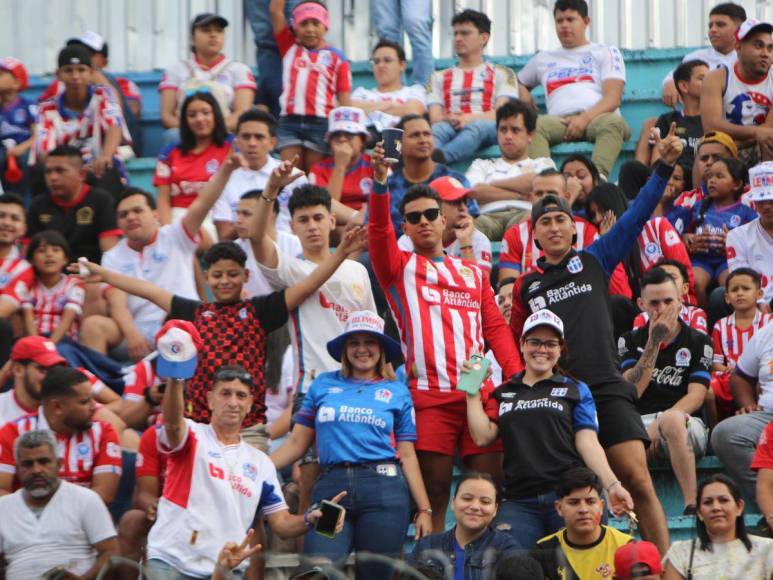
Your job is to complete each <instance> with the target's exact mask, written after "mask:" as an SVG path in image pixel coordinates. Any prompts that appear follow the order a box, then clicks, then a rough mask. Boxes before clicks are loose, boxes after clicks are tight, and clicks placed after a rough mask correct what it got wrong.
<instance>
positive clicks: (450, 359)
mask: <svg viewBox="0 0 773 580" xmlns="http://www.w3.org/2000/svg"><path fill="white" fill-rule="evenodd" d="M385 189H386V188H385V186H384V185H382V184H379V183H374V189H373V194H372V195H371V201H370V208H369V212H370V217H369V222H368V238H369V244H370V246H371V247H379V248H381V250H380V251H379V252H374V253H372V254H371V260H372V261H373V269H374V271H375V272H376V277H377V278H378V281H379V283H380V284H381V287H382V288H384V290H385V293H386V295H387V301H388V302H389V306H390V308H391V310H392V314H393V315H394V317H395V320H396V321H397V324H398V326H399V328H400V336H401V341H402V347H403V353H404V355H405V368H406V373H407V375H408V385H409V387H410V388H411V390H412V395H413V400H414V404H415V406H416V408H417V409H419V410H420V409H422V408H425V407H431V406H434V405H439V404H444V403H447V402H450V401H451V400H458V399H460V398H463V397H464V393H463V392H461V391H456V384H457V383H458V381H459V377H460V374H461V367H462V363H463V362H464V361H466V360H468V359H469V358H470V355H472V354H475V353H483V352H484V343H483V341H484V339H485V340H486V341H487V342H488V343H489V345H490V346H491V349H492V350H493V351H494V355H495V356H496V358H497V360H498V361H499V362H500V364H501V365H502V368H503V371H504V376H508V377H509V376H511V375H513V374H515V373H516V372H518V370H519V368H518V364H519V361H518V355H517V350H516V346H515V342H514V341H513V337H512V333H510V332H509V329H508V327H507V323H506V322H505V320H504V318H502V315H501V314H500V313H499V310H498V308H497V305H496V302H495V300H494V291H493V290H492V288H491V284H490V283H489V280H488V276H487V275H486V274H484V273H483V271H482V270H481V269H480V268H479V267H478V266H477V265H476V264H474V263H472V262H468V261H466V260H462V259H460V258H454V257H451V256H448V255H444V256H443V257H442V258H437V259H429V258H425V257H423V256H420V255H418V254H415V253H413V252H405V251H402V250H400V248H399V247H398V245H397V238H396V235H395V231H394V226H393V225H392V220H391V219H390V210H389V195H387V194H385ZM439 395H441V396H439ZM442 395H445V396H442ZM449 395H453V397H449Z"/></svg>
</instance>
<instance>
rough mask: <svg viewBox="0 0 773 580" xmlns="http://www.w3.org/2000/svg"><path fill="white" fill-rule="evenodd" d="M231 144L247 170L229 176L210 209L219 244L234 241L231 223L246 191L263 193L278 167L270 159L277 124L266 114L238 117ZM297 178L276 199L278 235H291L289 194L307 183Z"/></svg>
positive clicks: (256, 112) (254, 112)
mask: <svg viewBox="0 0 773 580" xmlns="http://www.w3.org/2000/svg"><path fill="white" fill-rule="evenodd" d="M234 143H235V146H236V148H238V149H239V151H240V152H241V154H242V157H243V158H244V161H245V162H246V167H239V168H238V169H236V170H235V171H234V172H233V173H232V174H231V177H230V179H229V180H228V183H226V186H225V188H224V189H223V193H222V195H220V197H219V198H218V200H217V202H216V203H215V206H214V207H213V208H212V221H213V222H215V227H216V228H217V236H218V239H220V240H235V239H236V238H237V235H236V230H235V226H234V223H235V222H236V206H237V205H238V204H239V200H240V199H241V198H242V195H244V194H245V193H247V192H248V191H255V190H258V191H260V190H263V188H264V187H265V186H266V182H267V181H268V178H269V176H270V175H271V172H272V171H273V170H274V169H275V168H276V167H277V166H278V165H279V161H278V160H277V159H274V158H273V157H271V155H270V154H271V151H272V150H273V149H274V148H275V147H276V120H275V119H274V117H272V116H271V114H270V113H267V112H266V111H261V110H260V109H250V110H249V111H247V112H245V113H243V114H242V115H241V116H240V117H239V121H238V123H237V125H236V139H235V140H234ZM298 174H299V177H298V179H296V180H295V181H294V182H293V183H292V184H291V185H290V186H288V187H286V188H285V189H283V190H282V192H281V193H280V195H279V198H278V199H279V207H280V210H279V217H278V219H277V229H278V230H280V231H286V232H289V231H290V214H289V213H288V211H287V200H288V199H289V198H290V194H292V192H293V189H294V188H296V187H299V186H301V185H303V184H304V183H308V181H307V180H306V176H305V175H301V174H300V171H299V172H298Z"/></svg>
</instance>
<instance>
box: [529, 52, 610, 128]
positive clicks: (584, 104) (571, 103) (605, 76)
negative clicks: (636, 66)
mask: <svg viewBox="0 0 773 580" xmlns="http://www.w3.org/2000/svg"><path fill="white" fill-rule="evenodd" d="M613 79H617V80H621V81H623V82H625V63H624V62H623V56H622V55H621V54H620V51H619V50H618V49H617V48H615V47H614V46H606V45H604V44H597V43H595V42H589V43H588V44H584V45H582V46H578V47H577V48H558V49H556V50H545V51H542V52H538V53H537V54H535V55H534V56H533V57H531V59H530V60H529V62H527V63H526V66H525V67H523V68H522V69H521V72H519V73H518V80H519V81H521V82H522V83H523V84H524V85H526V87H528V88H529V89H532V88H534V87H536V86H537V85H538V84H541V85H542V86H543V87H544V88H545V95H546V96H547V109H548V115H558V116H559V117H564V116H566V115H573V114H576V113H581V112H582V111H587V110H588V109H590V108H591V107H593V105H595V104H596V103H598V102H599V100H601V96H602V93H601V85H602V83H603V82H604V81H608V80H613Z"/></svg>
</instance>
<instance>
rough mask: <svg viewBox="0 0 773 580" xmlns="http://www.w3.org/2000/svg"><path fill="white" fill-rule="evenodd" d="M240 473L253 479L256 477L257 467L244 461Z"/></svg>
mask: <svg viewBox="0 0 773 580" xmlns="http://www.w3.org/2000/svg"><path fill="white" fill-rule="evenodd" d="M242 473H243V474H244V477H246V478H247V479H251V480H252V481H255V480H256V479H257V478H258V468H257V467H255V466H254V465H253V464H252V463H245V464H244V465H242Z"/></svg>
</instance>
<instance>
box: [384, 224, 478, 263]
mask: <svg viewBox="0 0 773 580" xmlns="http://www.w3.org/2000/svg"><path fill="white" fill-rule="evenodd" d="M397 245H398V246H399V247H400V249H401V250H403V251H405V252H413V242H412V241H411V238H409V237H408V236H407V235H406V234H403V235H402V236H400V238H399V239H398V240H397ZM443 250H444V251H445V253H446V254H448V255H449V256H453V257H454V258H461V257H462V245H461V244H460V243H459V240H454V241H453V242H451V243H450V244H449V245H447V246H444V247H443ZM472 253H473V254H475V261H476V262H477V264H478V266H480V267H481V269H483V270H485V271H486V272H487V273H488V272H491V241H489V239H488V238H487V237H486V235H485V234H484V233H483V232H481V231H479V230H473V231H472Z"/></svg>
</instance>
